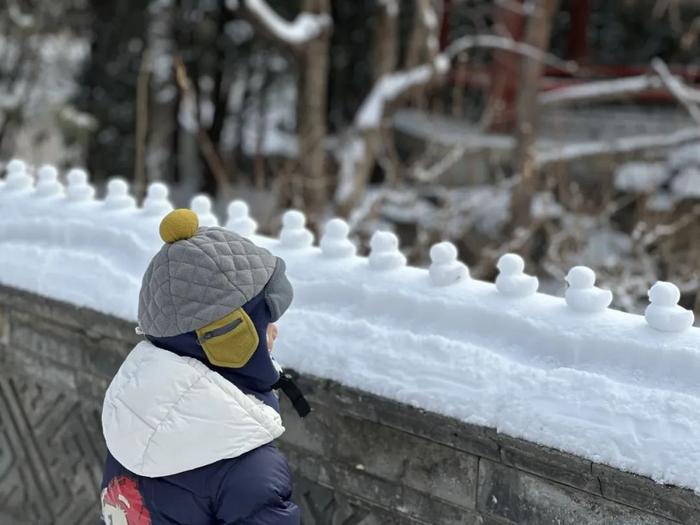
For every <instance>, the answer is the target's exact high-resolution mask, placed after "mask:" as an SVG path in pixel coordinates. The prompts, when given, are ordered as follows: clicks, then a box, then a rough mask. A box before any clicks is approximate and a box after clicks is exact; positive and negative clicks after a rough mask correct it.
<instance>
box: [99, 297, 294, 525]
mask: <svg viewBox="0 0 700 525" xmlns="http://www.w3.org/2000/svg"><path fill="white" fill-rule="evenodd" d="M244 309H245V310H246V312H247V313H248V315H249V317H250V318H251V319H252V320H253V323H254V325H255V327H256V330H257V331H258V336H259V340H260V344H259V346H258V348H257V349H256V351H255V353H254V354H253V356H252V357H251V359H250V360H249V361H248V363H247V364H246V365H245V366H243V367H242V368H239V369H232V368H221V367H216V366H213V365H211V364H210V363H209V362H208V360H207V358H206V356H205V354H204V352H203V350H202V348H201V347H200V346H199V344H198V343H197V338H196V334H195V333H194V332H191V333H187V334H182V335H179V336H175V337H168V338H149V340H150V341H151V343H153V344H154V345H155V346H157V347H159V348H161V349H164V350H167V351H169V352H172V353H175V354H177V355H180V356H186V357H192V358H194V359H197V360H198V361H200V362H201V363H203V364H205V365H206V366H207V367H208V368H209V369H211V370H214V371H216V372H218V373H219V374H220V375H221V376H223V377H224V378H225V379H226V380H228V381H229V382H231V383H232V384H233V385H235V386H236V387H237V388H238V389H240V390H241V391H243V392H244V393H246V394H252V395H254V396H255V397H256V398H258V399H259V400H261V401H263V402H264V403H265V404H267V405H268V406H271V407H273V408H274V409H275V410H277V411H279V404H278V400H277V397H276V395H275V393H274V391H273V390H272V388H271V387H272V385H274V384H275V383H276V382H277V380H278V378H279V374H278V372H277V370H276V368H275V366H274V364H273V362H272V359H271V358H270V355H269V352H268V349H267V336H266V330H267V325H268V323H269V321H270V312H269V309H268V307H267V305H266V303H265V301H264V299H263V296H262V294H260V295H258V296H257V297H255V298H253V299H252V300H251V301H249V302H248V303H247V304H246V305H245V306H244ZM195 446H206V443H202V444H197V445H195ZM102 490H103V492H102V508H103V518H104V519H105V521H107V523H109V519H113V518H110V516H115V515H116V514H114V513H117V514H118V513H122V514H123V515H124V516H125V517H126V522H127V523H128V525H151V524H153V525H156V524H173V525H175V524H181V525H205V524H206V525H209V524H241V525H244V524H245V525H298V524H299V523H300V514H299V509H298V507H297V506H296V505H295V504H294V503H292V501H291V496H292V483H291V476H290V472H289V468H288V465H287V462H286V460H285V459H284V457H283V456H282V454H281V453H280V452H279V450H278V449H277V447H276V446H275V445H274V443H268V444H266V445H263V446H260V447H259V448H256V449H254V450H252V451H250V452H247V453H245V454H243V455H240V456H238V457H235V458H232V459H222V460H220V461H217V462H215V463H211V464H209V465H205V466H202V467H199V468H195V469H193V470H188V471H185V472H180V473H177V474H173V475H169V476H165V477H157V478H149V477H144V476H138V475H136V474H134V473H133V472H130V471H129V470H127V469H126V468H124V467H123V466H122V465H121V464H120V463H119V462H118V461H117V460H116V459H115V458H114V457H113V456H112V454H109V455H108V457H107V461H106V464H105V469H104V476H103V481H102ZM110 512H111V513H112V514H109V513H110ZM116 522H117V520H116V519H115V523H116ZM119 523H123V521H119Z"/></svg>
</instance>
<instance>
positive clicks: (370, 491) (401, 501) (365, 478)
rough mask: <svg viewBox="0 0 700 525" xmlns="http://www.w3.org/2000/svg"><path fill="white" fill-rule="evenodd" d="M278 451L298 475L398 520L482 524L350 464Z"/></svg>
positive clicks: (291, 449)
mask: <svg viewBox="0 0 700 525" xmlns="http://www.w3.org/2000/svg"><path fill="white" fill-rule="evenodd" d="M281 448H282V450H283V452H284V453H285V454H286V456H287V458H288V461H289V464H290V467H291V468H292V470H293V471H294V472H295V474H296V475H297V476H301V477H303V478H305V479H307V480H311V481H313V482H314V483H317V484H319V485H321V486H325V487H328V488H332V489H333V490H334V491H338V492H340V493H342V494H346V495H348V496H350V497H352V498H354V499H357V500H360V501H363V502H366V503H368V504H371V505H373V506H378V507H380V508H382V509H383V510H385V511H386V512H389V513H391V514H393V515H395V516H397V517H398V518H402V517H403V518H406V519H407V520H415V521H418V522H419V523H426V524H434V523H435V517H436V516H439V519H440V521H439V523H440V524H444V525H453V524H454V525H457V524H460V525H464V524H475V525H476V524H480V523H481V517H480V516H479V514H478V513H477V512H475V511H473V510H469V509H465V508H462V507H456V506H454V505H451V504H450V503H448V502H446V501H442V500H440V499H438V498H436V497H433V496H432V495H430V494H424V493H422V492H419V491H416V490H414V489H411V488H410V487H407V486H405V485H401V484H399V483H392V482H389V481H386V480H383V479H381V478H378V477H376V476H373V475H371V474H369V473H368V472H366V471H365V470H363V469H360V468H357V467H353V466H351V465H345V464H343V463H341V462H327V461H324V460H323V459H322V458H318V457H314V456H311V455H309V454H308V453H307V452H306V451H299V450H298V449H296V448H295V447H293V446H290V445H284V446H282V447H281Z"/></svg>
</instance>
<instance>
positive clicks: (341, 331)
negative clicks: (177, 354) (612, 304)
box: [0, 179, 700, 491]
mask: <svg viewBox="0 0 700 525" xmlns="http://www.w3.org/2000/svg"><path fill="white" fill-rule="evenodd" d="M75 180H77V179H75ZM12 186H13V187H15V188H17V187H19V186H21V184H19V183H17V182H16V181H15V183H13V184H12ZM77 186H80V184H79V181H78V184H77ZM84 189H85V188H84V187H83V190H84ZM157 193H158V192H153V195H152V199H151V201H150V203H149V210H150V212H149V211H144V210H141V209H137V208H134V207H132V206H131V205H130V204H129V203H128V202H127V201H124V200H123V199H122V200H121V201H120V200H119V199H117V198H116V197H117V196H116V195H112V200H111V201H110V196H109V195H108V202H111V203H112V204H111V205H109V206H108V205H105V203H103V202H102V201H94V200H91V199H90V198H83V197H85V196H87V195H88V194H89V192H85V191H83V192H82V193H81V191H78V190H77V189H75V188H74V189H73V190H72V191H69V194H71V195H72V196H73V197H71V198H66V197H63V196H62V195H60V194H57V195H55V196H54V197H48V198H44V199H40V198H37V196H36V195H34V194H33V193H32V190H31V189H30V188H29V187H26V188H25V189H24V190H22V191H10V190H8V184H7V183H6V184H5V187H4V188H2V187H0V208H1V209H2V210H3V214H2V216H1V217H0V282H2V283H3V284H8V285H12V286H17V287H21V288H25V289H28V290H31V291H34V292H38V293H41V294H44V295H47V296H51V297H55V298H58V299H63V300H66V301H70V302H73V303H76V304H79V305H85V306H88V307H91V308H95V309H97V310H100V311H104V312H107V313H111V314H114V315H117V316H120V317H123V318H125V319H130V320H134V319H135V317H136V305H137V300H136V299H137V295H138V290H139V286H140V276H141V273H142V272H143V270H144V269H145V266H146V265H147V263H148V260H149V259H150V257H151V256H152V254H153V253H155V251H156V250H157V249H158V248H159V246H160V243H159V240H158V237H157V225H158V222H159V217H160V215H161V214H162V212H163V211H165V210H166V209H167V202H165V201H164V200H163V199H162V198H160V201H159V196H158V195H157ZM79 195H82V197H80V198H78V197H77V196H79ZM160 197H162V195H161V196H160ZM119 202H121V203H122V206H121V207H120V206H119V205H117V204H118V203H119ZM200 204H201V202H200ZM159 206H160V207H159ZM205 208H206V207H205ZM157 210H160V211H159V212H158V211H157ZM200 215H201V217H202V222H209V221H214V220H215V218H213V217H208V218H207V217H205V215H206V209H200ZM236 224H238V225H243V226H245V225H246V224H249V223H246V219H245V218H243V219H239V221H238V223H236ZM241 227H242V226H241ZM341 229H342V228H341ZM298 237H299V238H300V239H301V238H303V235H301V236H298ZM253 238H254V240H255V241H256V242H258V243H259V244H261V245H264V246H266V247H268V248H270V249H271V250H273V251H274V252H275V253H277V254H278V255H280V256H282V257H283V258H284V259H285V260H286V261H287V264H288V269H289V275H290V278H291V280H292V282H293V284H294V287H295V290H296V299H295V302H294V304H293V307H292V308H291V309H290V311H289V312H288V313H287V314H286V315H285V316H284V317H283V319H282V320H281V322H280V339H279V342H278V345H277V346H276V352H277V354H278V359H279V360H280V361H281V362H282V364H283V365H285V366H290V367H294V368H295V369H297V370H299V371H300V372H302V373H304V372H305V373H310V374H315V375H318V376H321V377H326V378H331V379H334V380H338V381H340V382H342V383H344V384H347V385H351V386H355V387H358V388H361V389H364V390H367V391H369V392H373V393H376V394H380V395H384V396H386V397H389V398H392V399H396V400H398V401H403V402H406V403H409V404H412V405H415V406H418V407H422V408H425V409H428V410H433V411H436V412H439V413H442V414H446V415H449V416H453V417H456V418H458V419H461V420H463V421H467V422H471V423H476V424H481V425H487V426H490V427H494V428H496V429H498V430H499V431H502V432H505V433H507V434H510V435H513V436H516V437H522V438H525V439H528V440H531V441H534V442H537V443H541V444H544V445H548V446H551V447H555V448H559V449H561V450H565V451H568V452H571V453H574V454H578V455H580V456H583V457H586V458H589V459H591V460H594V461H598V462H602V463H606V464H609V465H611V466H614V467H618V468H621V469H624V470H628V471H631V472H636V473H639V474H643V475H648V476H651V477H652V478H654V479H655V480H657V481H659V482H666V483H674V484H677V485H681V486H685V487H689V488H691V489H694V490H696V491H700V441H699V440H698V439H697V436H698V434H699V433H700V386H698V381H697V378H698V377H700V329H698V328H691V329H688V330H685V331H682V332H678V333H663V332H658V331H656V330H654V329H652V328H651V327H650V326H649V325H648V324H647V322H646V321H645V319H644V317H642V316H636V315H631V314H626V313H622V312H618V311H613V310H610V309H607V310H603V311H601V312H598V313H580V312H576V311H574V310H573V309H572V308H570V307H568V306H567V304H566V303H565V301H564V300H563V299H561V298H557V297H552V296H548V295H544V294H535V295H530V296H528V297H521V298H509V297H506V296H504V295H503V294H501V293H499V292H498V291H497V289H496V287H495V286H494V285H493V284H491V283H485V282H481V281H475V280H469V279H467V280H463V281H461V282H458V283H456V284H453V285H450V286H435V284H434V283H433V281H431V278H430V277H429V273H428V272H427V271H426V270H424V269H418V268H412V267H398V268H395V269H392V270H385V271H378V270H375V269H373V268H372V267H371V265H370V264H368V259H367V258H362V257H355V256H354V255H352V254H351V253H347V254H346V255H345V256H341V252H343V251H345V249H346V248H347V244H346V242H345V241H343V240H342V239H340V240H338V241H333V242H336V244H337V246H336V248H337V249H335V250H334V251H335V253H336V255H337V257H329V256H328V255H327V254H324V253H322V251H321V250H320V249H319V248H316V247H305V248H304V247H301V248H290V247H283V246H282V245H281V243H280V241H278V240H276V239H270V238H265V237H259V236H254V237H253ZM326 241H328V239H326ZM331 241H332V240H331ZM333 242H331V243H330V245H333ZM299 244H300V245H302V244H304V243H303V242H300V243H299ZM328 246H329V244H328V242H326V247H328ZM331 247H333V246H331ZM326 251H328V250H326ZM350 251H352V250H350Z"/></svg>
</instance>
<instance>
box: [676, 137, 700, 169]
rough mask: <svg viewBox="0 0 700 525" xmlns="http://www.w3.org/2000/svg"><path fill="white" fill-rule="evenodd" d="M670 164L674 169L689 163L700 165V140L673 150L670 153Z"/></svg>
mask: <svg viewBox="0 0 700 525" xmlns="http://www.w3.org/2000/svg"><path fill="white" fill-rule="evenodd" d="M668 164H669V166H671V169H674V170H676V169H681V168H685V167H686V166H688V165H691V166H692V165H695V166H700V142H694V143H691V144H686V145H685V146H682V147H680V148H676V149H674V150H673V151H671V152H670V153H669V155H668Z"/></svg>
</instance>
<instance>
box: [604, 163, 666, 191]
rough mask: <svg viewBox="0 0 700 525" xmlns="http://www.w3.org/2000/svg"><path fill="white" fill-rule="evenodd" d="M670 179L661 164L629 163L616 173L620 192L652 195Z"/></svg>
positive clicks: (616, 184)
mask: <svg viewBox="0 0 700 525" xmlns="http://www.w3.org/2000/svg"><path fill="white" fill-rule="evenodd" d="M667 179H668V172H667V170H666V166H665V165H664V164H662V163H660V162H627V163H625V164H623V165H622V166H620V168H619V169H618V170H617V171H616V172H615V187H616V188H617V189H618V190H622V191H630V192H638V193H651V192H653V191H654V190H655V189H657V188H658V187H659V186H661V185H662V184H663V183H664V182H666V180H667Z"/></svg>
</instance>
